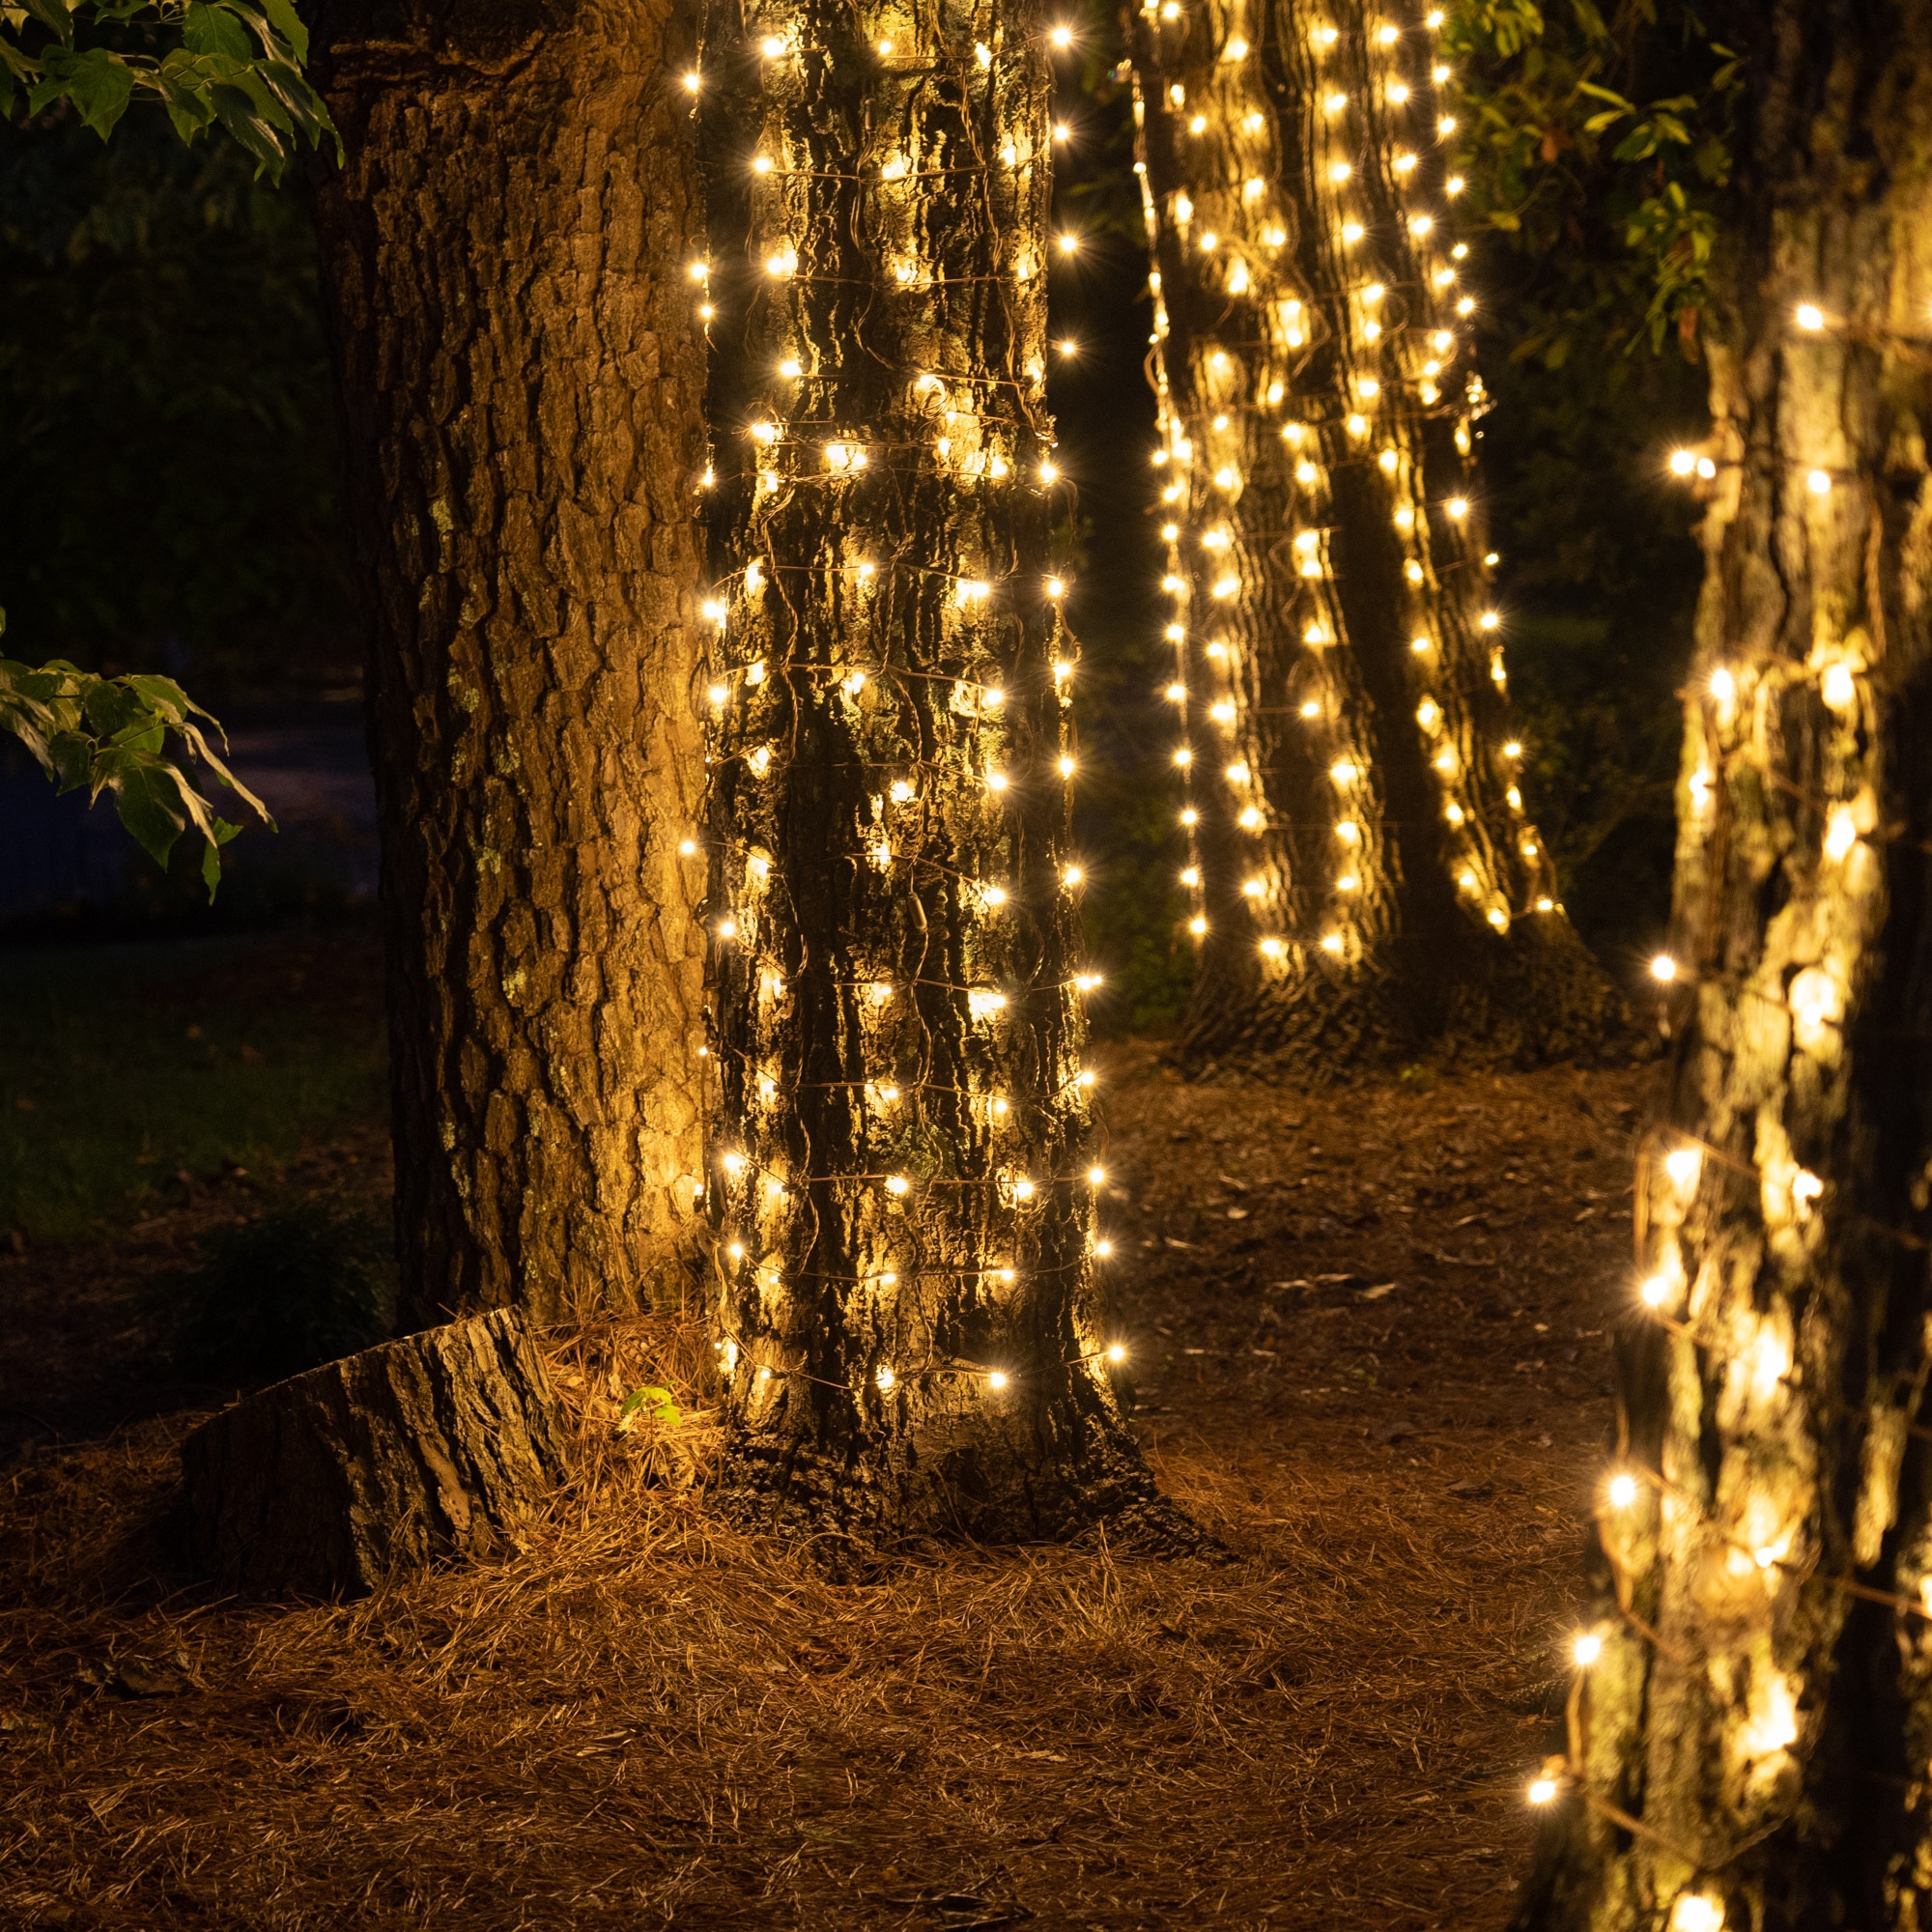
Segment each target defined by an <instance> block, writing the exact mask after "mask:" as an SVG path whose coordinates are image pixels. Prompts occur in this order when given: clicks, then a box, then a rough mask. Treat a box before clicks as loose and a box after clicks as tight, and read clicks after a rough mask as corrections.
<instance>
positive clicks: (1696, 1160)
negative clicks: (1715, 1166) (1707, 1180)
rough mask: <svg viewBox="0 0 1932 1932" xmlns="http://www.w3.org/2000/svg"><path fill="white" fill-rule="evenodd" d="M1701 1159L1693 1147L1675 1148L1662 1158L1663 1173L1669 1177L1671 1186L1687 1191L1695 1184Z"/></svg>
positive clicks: (1701, 1163)
mask: <svg viewBox="0 0 1932 1932" xmlns="http://www.w3.org/2000/svg"><path fill="white" fill-rule="evenodd" d="M1703 1159H1704V1157H1703V1155H1702V1154H1701V1153H1700V1152H1699V1151H1697V1149H1695V1148H1693V1147H1682V1148H1676V1149H1673V1150H1672V1151H1671V1152H1669V1153H1667V1154H1666V1155H1665V1156H1664V1159H1663V1171H1664V1173H1665V1174H1667V1175H1668V1176H1669V1177H1670V1181H1671V1185H1672V1186H1674V1187H1678V1188H1684V1189H1689V1188H1690V1187H1692V1186H1694V1185H1695V1184H1696V1179H1697V1170H1698V1169H1699V1168H1700V1167H1701V1166H1702V1165H1703Z"/></svg>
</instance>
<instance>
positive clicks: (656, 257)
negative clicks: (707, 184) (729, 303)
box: [317, 0, 703, 1326]
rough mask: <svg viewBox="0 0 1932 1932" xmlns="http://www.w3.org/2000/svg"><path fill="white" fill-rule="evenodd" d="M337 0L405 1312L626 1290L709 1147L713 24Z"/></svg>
mask: <svg viewBox="0 0 1932 1932" xmlns="http://www.w3.org/2000/svg"><path fill="white" fill-rule="evenodd" d="M324 15H325V16H324V18H323V19H322V20H321V21H320V23H319V32H318V43H319V46H320V48H321V55H320V59H319V61H318V64H317V71H318V75H319V78H320V80H321V83H322V84H323V86H324V88H325V91H326V92H327V98H328V101H329V105H330V107H331V109H332V111H333V112H334V114H335V117H336V120H337V121H338V123H339V124H340V126H341V128H342V130H343V134H344V136H345V138H346V140H347V142H348V148H349V160H348V165H347V167H346V169H345V170H344V171H343V172H342V173H341V174H340V175H334V174H331V175H329V176H328V177H327V179H326V180H324V181H323V183H322V185H321V188H320V192H319V196H318V203H319V220H320V228H321V236H322V252H323V262H324V271H325V272H324V279H325V283H326V285H327V293H328V297H329V302H330V310H331V319H332V325H333V333H334V340H335V347H336V354H337V361H338V369H339V375H340V379H341V385H342V392H343V397H344V402H345V406H346V411H347V415H348V422H349V434H348V446H349V450H350V456H351V462H352V466H353V474H352V480H351V489H352V497H353V501H352V508H353V511H354V513H355V523H356V528H357V535H358V542H359V547H360V552H361V562H362V569H363V573H364V576H365V579H366V582H367V585H368V590H369V598H370V602H371V606H372V608H371V611H370V622H371V629H372V640H371V667H372V668H371V681H370V704H371V721H372V724H371V745H372V752H373V756H374V760H375V768H376V779H377V790H378V799H379V804H380V807H381V820H382V833H383V853H384V868H383V907H384V922H385V929H386V936H387V945H388V955H389V964H388V971H389V995H390V1043H391V1053H392V1058H393V1095H394V1121H395V1143H396V1205H397V1227H398V1243H399V1248H400V1253H401V1260H402V1280H403V1319H404V1321H405V1323H406V1325H409V1326H420V1325H423V1324H425V1323H428V1322H432V1321H440V1320H443V1319H445V1317H446V1316H448V1315H449V1314H453V1313H465V1312H468V1311H471V1310H474V1309H479V1308H488V1307H494V1306H499V1305H504V1304H511V1305H515V1306H517V1307H520V1308H522V1309H524V1310H526V1312H527V1313H528V1314H529V1315H530V1316H531V1317H532V1318H533V1319H535V1320H537V1321H555V1320H557V1319H560V1318H562V1317H565V1316H567V1315H568V1314H570V1313H571V1312H573V1311H575V1310H578V1309H580V1308H582V1307H583V1306H585V1305H588V1304H592V1303H599V1302H602V1303H609V1304H613V1305H616V1306H619V1307H623V1306H629V1305H634V1304H637V1303H639V1302H641V1301H644V1300H646V1299H647V1298H648V1297H649V1296H650V1295H651V1294H652V1293H653V1286H654V1284H657V1283H661V1282H662V1280H663V1279H664V1278H665V1276H666V1275H667V1273H668V1271H670V1270H672V1269H673V1268H674V1266H675V1264H674V1260H673V1253H674V1248H675V1244H676V1241H677V1237H678V1230H679V1225H680V1220H681V1218H682V1217H685V1216H689V1215H690V1214H691V1212H692V1209H693V1206H694V1197H695V1194H696V1189H697V1186H698V1178H699V1176H700V1174H701V1171H702V1169H701V1158H702V1157H701V1152H700V1149H699V1145H698V1105H697V1090H696V1080H695V1077H694V1074H693V1070H692V1069H693V1067H694V1065H695V1064H696V1063H695V1058H694V1056H695V1053H696V1046H697V1044H698V1042H699V1040H700V1039H701V1033H702V1029H701V1019H700V1011H701V1003H702V934H701V931H700V929H699V928H698V925H697V923H696V899H697V897H698V895H700V894H701V892H702V889H703V881H702V866H701V861H699V860H695V859H692V858H689V857H680V855H679V849H678V848H679V845H680V843H681V842H682V841H685V840H687V839H689V838H691V837H692V835H693V833H694V831H695V828H696V817H697V812H698V809H699V799H700V794H701V783H702V779H701V761H702V749H701V733H700V731H699V729H698V726H697V724H696V721H695V719H694V718H693V715H692V709H691V702H690V686H691V678H692V675H693V672H694V668H695V666H696V661H697V656H698V651H699V639H698V635H697V627H696V621H695V619H696V611H695V609H694V597H695V591H696V584H697V539H696V534H695V531H694V527H693V523H692V515H693V505H694V500H695V495H694V486H695V483H696V471H697V469H700V468H701V466H702V460H703V459H702V444H701V427H700V424H701V416H700V409H701V402H702V395H703V365H702V345H701V342H700V341H699V340H698V338H697V334H696V329H695V328H694V327H693V325H692V322H691V319H690V316H689V313H688V305H687V303H686V301H685V299H684V293H683V286H682V282H683V275H684V263H685V261H686V259H687V258H688V256H689V254H690V253H691V249H692V244H693V241H694V238H695V237H696V234H697V232H698V227H699V222H700V215H699V213H698V197H697V193H696V158H695V151H694V144H693V141H692V137H691V129H690V126H689V116H688V114H687V113H686V111H685V103H686V97H685V95H684V93H683V91H682V89H681V87H680V85H679V81H678V74H679V73H680V72H681V71H682V69H683V68H684V66H685V65H686V64H687V63H688V58H689V51H690V49H689V35H690V28H689V26H688V25H686V24H685V23H684V20H683V16H681V15H679V14H675V13H674V12H673V10H672V9H671V8H670V6H669V5H668V0H580V4H576V5H572V6H569V7H565V8H547V7H542V6H539V5H537V4H535V0H470V4H468V5H459V4H455V0H331V4H329V5H328V6H327V8H326V9H325V10H324ZM693 849H694V850H695V847H694V848H693Z"/></svg>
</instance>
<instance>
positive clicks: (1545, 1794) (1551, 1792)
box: [1529, 1777, 1556, 1804]
mask: <svg viewBox="0 0 1932 1932" xmlns="http://www.w3.org/2000/svg"><path fill="white" fill-rule="evenodd" d="M1555 1796H1556V1780H1555V1779H1554V1778H1553V1777H1538V1778H1534V1779H1532V1780H1531V1782H1530V1787H1529V1802H1530V1803H1531V1804H1548V1803H1549V1802H1550V1800H1551V1799H1552V1798H1554V1797H1555Z"/></svg>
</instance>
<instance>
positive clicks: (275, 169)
mask: <svg viewBox="0 0 1932 1932" xmlns="http://www.w3.org/2000/svg"><path fill="white" fill-rule="evenodd" d="M208 98H209V99H210V101H211V102H212V103H213V107H214V114H215V118H216V119H217V120H218V121H219V122H220V123H221V125H222V127H223V128H226V129H227V130H228V133H229V134H230V136H232V138H233V139H234V140H235V141H236V142H237V143H238V144H239V145H240V146H241V148H242V149H244V150H245V151H246V152H247V153H248V154H251V155H253V156H255V159H256V160H257V162H258V163H260V171H261V172H262V173H264V174H266V175H267V176H268V177H269V179H270V181H273V182H280V180H281V178H282V168H283V165H284V163H285V162H286V160H287V158H288V156H287V155H286V153H285V152H284V150H283V147H282V139H281V135H280V133H279V132H277V130H276V129H275V128H274V127H273V125H272V124H271V123H270V122H268V121H265V120H264V119H263V118H262V116H261V114H260V113H259V112H258V111H257V108H256V105H255V99H254V97H253V95H252V94H251V93H250V92H248V90H247V89H245V88H244V87H240V86H237V85H235V84H234V83H232V82H230V81H225V80H223V81H216V82H215V83H214V84H213V86H212V87H210V88H209V90H208Z"/></svg>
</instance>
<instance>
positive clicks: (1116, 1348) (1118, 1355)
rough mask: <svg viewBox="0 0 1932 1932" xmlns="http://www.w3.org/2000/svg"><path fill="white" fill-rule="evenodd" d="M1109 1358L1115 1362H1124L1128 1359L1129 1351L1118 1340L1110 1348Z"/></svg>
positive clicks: (1108, 1351)
mask: <svg viewBox="0 0 1932 1932" xmlns="http://www.w3.org/2000/svg"><path fill="white" fill-rule="evenodd" d="M1107 1359H1108V1361H1110V1362H1115V1363H1120V1362H1124V1361H1125V1360H1126V1359H1127V1351H1126V1350H1124V1349H1123V1348H1122V1347H1121V1345H1120V1344H1119V1343H1118V1342H1116V1343H1114V1344H1113V1345H1112V1347H1110V1348H1109V1349H1108V1350H1107Z"/></svg>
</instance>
